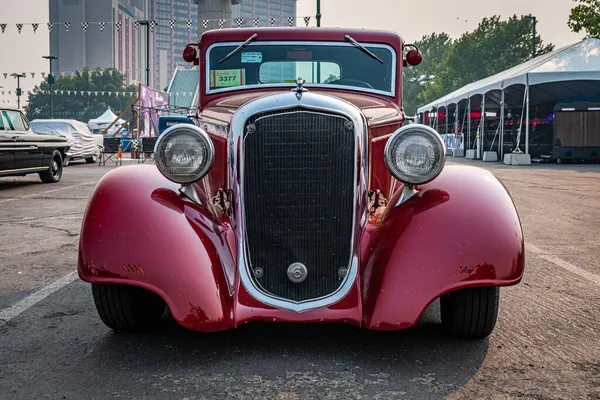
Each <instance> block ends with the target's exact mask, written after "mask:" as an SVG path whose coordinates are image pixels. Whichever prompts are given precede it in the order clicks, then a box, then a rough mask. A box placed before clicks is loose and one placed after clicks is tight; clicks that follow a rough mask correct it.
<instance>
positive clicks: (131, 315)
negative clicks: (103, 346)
mask: <svg viewBox="0 0 600 400" xmlns="http://www.w3.org/2000/svg"><path fill="white" fill-rule="evenodd" d="M92 294H93V296H94V303H95V305H96V310H97V311H98V315H99V316H100V319H101V320H102V322H104V325H106V326H108V327H109V328H111V329H113V330H115V331H123V332H138V331H143V330H146V329H148V328H151V327H153V326H155V325H156V324H157V323H158V322H159V321H160V317H161V316H162V314H163V312H164V311H165V302H164V301H163V300H162V299H161V298H160V297H159V296H157V295H155V294H154V293H152V292H149V291H147V290H144V289H140V288H137V287H134V286H125V285H103V284H96V283H93V284H92Z"/></svg>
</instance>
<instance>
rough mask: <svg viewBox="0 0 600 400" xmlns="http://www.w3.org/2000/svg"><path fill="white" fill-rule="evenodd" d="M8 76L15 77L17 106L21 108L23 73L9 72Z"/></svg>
mask: <svg viewBox="0 0 600 400" xmlns="http://www.w3.org/2000/svg"><path fill="white" fill-rule="evenodd" d="M10 76H12V77H15V78H17V108H19V109H20V108H21V78H25V76H26V75H25V74H17V73H14V74H10Z"/></svg>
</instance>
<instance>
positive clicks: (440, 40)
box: [402, 33, 452, 115]
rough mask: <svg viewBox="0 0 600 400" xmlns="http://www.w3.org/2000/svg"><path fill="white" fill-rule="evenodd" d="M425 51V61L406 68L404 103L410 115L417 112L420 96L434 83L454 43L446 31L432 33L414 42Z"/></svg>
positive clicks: (422, 51) (405, 109)
mask: <svg viewBox="0 0 600 400" xmlns="http://www.w3.org/2000/svg"><path fill="white" fill-rule="evenodd" d="M413 44H414V45H415V46H417V47H418V48H419V50H421V53H423V62H422V63H421V64H419V65H417V66H415V67H407V68H404V78H403V89H404V90H403V96H402V104H403V106H404V111H405V112H406V113H407V114H408V115H414V114H415V113H416V112H417V107H418V105H419V104H418V103H419V102H418V96H419V94H420V93H421V92H422V91H423V90H424V88H425V86H427V85H430V84H432V82H434V79H435V77H436V76H437V74H438V73H439V72H440V67H441V66H442V60H443V59H444V56H445V55H446V52H447V51H448V49H449V48H450V46H451V44H452V39H450V36H448V34H446V33H439V34H438V33H432V34H431V35H425V36H423V37H422V38H421V40H419V41H417V42H415V43H413Z"/></svg>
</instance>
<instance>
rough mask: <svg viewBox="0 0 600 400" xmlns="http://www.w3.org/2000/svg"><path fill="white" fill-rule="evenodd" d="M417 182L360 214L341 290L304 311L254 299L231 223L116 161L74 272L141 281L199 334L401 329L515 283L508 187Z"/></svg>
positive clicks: (476, 178)
mask: <svg viewBox="0 0 600 400" xmlns="http://www.w3.org/2000/svg"><path fill="white" fill-rule="evenodd" d="M419 189H420V193H419V194H418V195H417V196H415V197H413V198H412V199H410V200H409V201H408V202H406V203H405V204H403V205H402V206H401V207H398V208H395V207H394V205H395V204H396V202H397V200H398V197H399V191H396V194H395V195H394V196H392V198H391V199H390V201H389V203H388V205H387V207H386V208H385V209H381V210H380V212H379V213H378V214H377V215H376V216H375V217H373V218H371V219H370V220H369V223H368V224H367V226H366V228H365V230H364V232H363V235H362V238H361V244H360V246H361V254H360V257H361V260H360V273H359V276H358V278H357V281H356V284H355V287H354V288H353V289H352V290H351V291H350V292H349V293H348V295H347V296H346V297H345V298H344V299H342V300H340V301H339V302H338V303H336V304H332V305H330V306H328V307H325V308H321V309H317V310H311V311H308V312H305V313H299V314H298V313H294V312H292V311H289V310H279V309H274V308H273V307H270V306H265V305H262V304H260V303H258V302H257V301H256V300H254V299H253V298H251V297H250V295H249V294H248V293H247V292H246V291H245V289H244V288H243V286H242V285H241V283H240V282H239V278H238V277H237V275H238V274H237V272H236V238H235V234H234V232H233V230H232V229H231V227H230V226H229V223H228V221H227V220H226V219H224V220H222V221H217V220H215V219H214V218H213V217H212V216H211V215H212V214H210V213H209V212H207V211H206V210H205V209H204V208H203V207H200V206H198V205H196V204H195V203H193V202H191V201H189V200H188V199H187V198H185V197H184V196H182V195H180V194H179V192H178V186H177V185H176V184H173V183H172V182H169V181H168V180H167V179H165V178H164V177H163V176H162V175H161V174H160V173H159V172H158V170H157V169H156V168H155V167H153V166H130V167H127V168H119V169H116V170H113V171H111V172H110V173H108V174H106V175H105V176H104V177H103V178H102V179H101V180H100V182H99V183H98V185H97V187H96V189H95V190H94V193H93V194H92V197H91V200H90V203H89V205H88V208H87V210H86V213H85V216H84V221H83V226H82V231H81V236H80V246H79V260H78V272H79V276H80V277H81V279H83V280H84V281H87V282H92V283H94V282H96V283H112V284H126V285H132V286H138V287H141V288H144V289H146V290H150V291H152V292H154V293H156V294H157V295H159V296H161V297H162V298H163V299H164V300H165V302H166V303H167V305H168V306H169V308H170V310H171V313H172V314H173V317H174V318H175V320H176V321H177V322H178V323H180V324H181V325H183V326H184V327H187V328H189V329H194V330H198V331H219V330H224V329H229V328H233V327H235V326H237V325H239V324H240V323H245V322H250V321H267V320H269V321H275V320H277V321H290V322H292V321H294V322H317V321H323V322H334V321H338V322H346V323H352V324H356V325H360V324H361V315H362V325H363V326H365V327H367V328H370V329H381V330H385V329H403V328H407V327H409V326H411V325H413V324H414V323H416V321H417V320H418V319H419V317H420V315H421V314H422V312H423V311H424V309H425V308H426V307H427V305H428V304H429V303H430V302H431V301H433V300H434V299H435V298H437V297H439V296H440V295H441V294H444V293H447V292H449V291H451V290H454V289H458V288H464V287H472V286H485V285H494V286H503V285H511V284H515V283H518V282H519V280H520V279H521V277H522V274H523V267H524V251H523V234H522V231H521V226H520V223H519V218H518V215H517V213H516V210H515V208H514V205H513V203H512V200H511V199H510V196H509V195H508V193H507V191H506V190H505V188H504V187H503V186H502V184H501V183H500V182H499V181H498V180H497V179H496V178H495V177H494V176H493V175H492V174H490V173H489V172H487V171H485V170H481V169H477V168H470V167H458V166H448V167H446V168H445V170H444V171H443V172H442V174H441V175H440V176H439V177H438V178H437V179H435V180H434V181H433V182H431V183H429V184H427V185H424V186H422V187H420V188H419ZM200 195H201V201H202V202H203V203H206V202H207V199H206V198H204V197H203V194H202V191H200ZM361 299H362V301H361Z"/></svg>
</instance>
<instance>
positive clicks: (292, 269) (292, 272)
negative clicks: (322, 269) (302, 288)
mask: <svg viewBox="0 0 600 400" xmlns="http://www.w3.org/2000/svg"><path fill="white" fill-rule="evenodd" d="M307 275H308V270H307V269H306V266H305V265H304V264H302V263H299V262H295V263H293V264H292V265H290V266H289V267H288V270H287V276H288V278H289V279H290V281H292V282H294V283H302V282H304V280H305V279H306V276H307Z"/></svg>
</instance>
